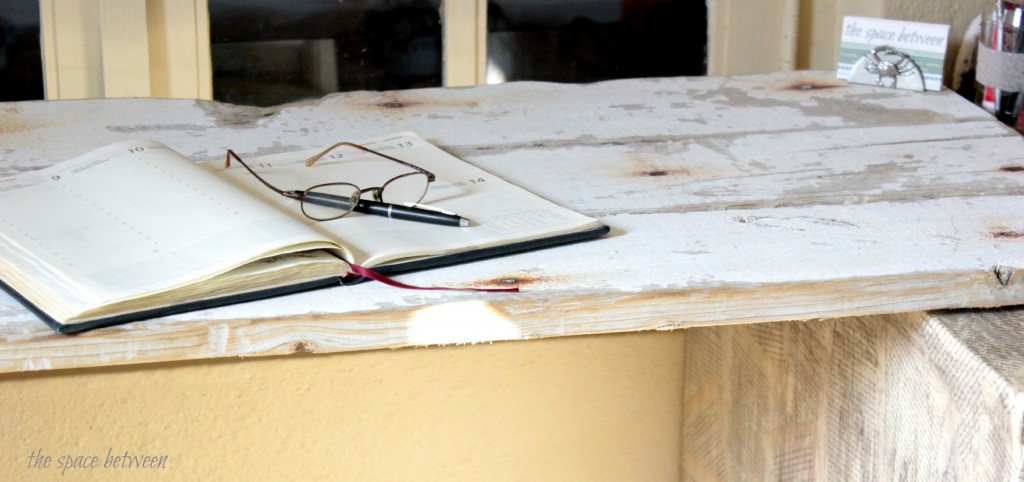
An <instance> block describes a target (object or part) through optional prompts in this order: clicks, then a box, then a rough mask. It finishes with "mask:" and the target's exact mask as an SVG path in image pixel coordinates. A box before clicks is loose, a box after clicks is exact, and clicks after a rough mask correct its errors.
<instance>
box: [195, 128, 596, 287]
mask: <svg viewBox="0 0 1024 482" xmlns="http://www.w3.org/2000/svg"><path fill="white" fill-rule="evenodd" d="M340 140H345V139H339V141H340ZM353 142H355V143H357V144H360V145H363V146H366V147H368V148H371V149H374V150H376V151H379V152H381V153H384V154H387V155H389V156H392V157H395V158H397V159H400V160H402V161H405V162H408V163H411V164H414V165H416V166H418V167H421V168H423V169H426V170H428V171H430V172H432V173H434V174H435V175H436V180H435V182H433V183H430V185H429V188H428V190H427V193H426V197H424V199H423V200H422V201H420V204H425V205H429V206H432V207H437V208H441V209H444V210H448V211H452V212H455V213H457V214H459V215H460V216H462V217H464V218H468V219H469V220H470V221H471V225H470V226H469V227H449V226H437V225H431V224H424V223H419V222H413V221H404V220H397V219H388V218H386V217H382V216H374V215H369V214H363V213H358V212H353V213H350V214H348V215H346V216H345V217H343V218H340V219H336V220H331V221H321V222H316V221H313V220H310V219H308V218H306V217H305V216H303V214H302V212H301V210H300V206H299V201H296V200H291V199H286V198H283V197H282V196H279V195H277V194H275V193H274V192H273V191H271V190H269V189H267V188H266V187H264V186H263V185H261V184H260V183H259V182H258V181H257V180H256V179H255V178H254V177H253V176H252V175H251V174H249V173H248V172H247V171H245V169H244V168H242V167H241V166H235V165H234V164H232V166H231V168H230V169H224V168H223V161H221V163H216V161H210V162H208V163H207V165H208V166H209V167H210V168H211V169H214V170H215V171H216V172H217V174H218V175H219V176H221V177H223V178H224V179H225V180H228V181H230V182H232V183H234V184H235V185H237V186H239V187H242V188H243V189H247V190H248V191H249V192H250V193H252V194H253V195H254V196H259V197H261V198H262V199H264V200H265V201H267V202H269V203H276V204H277V205H279V206H281V207H282V209H284V210H287V211H288V212H291V213H293V214H294V215H295V216H296V218H298V219H304V220H305V222H307V223H308V224H309V225H310V226H313V227H314V228H315V229H318V230H321V231H322V232H324V233H326V234H328V235H330V236H331V237H332V238H334V239H335V240H337V241H338V242H339V243H341V244H343V245H344V246H345V247H346V248H348V250H349V251H350V252H351V253H352V255H353V259H352V261H354V262H355V263H356V264H360V265H363V266H366V267H371V266H376V265H381V264H385V263H387V262H389V261H398V260H402V259H408V258H413V257H423V256H433V255H441V254H448V253H454V252H459V251H465V250H469V249H477V248H484V247H491V246H497V245H501V244H508V243H512V242H516V241H526V240H531V239H537V238H541V237H546V236H552V235H556V234H563V233H569V232H574V231H579V230H581V229H582V228H584V227H587V226H593V227H597V226H598V225H599V223H598V222H597V221H596V220H594V219H592V218H588V217H586V216H583V215H581V214H578V213H576V212H574V211H571V210H569V209H566V208H563V207H561V206H558V205H556V204H554V203H551V202H549V201H547V200H545V199H543V198H541V197H539V196H537V195H534V194H532V193H530V192H528V191H526V190H525V189H522V188H520V187H518V186H515V185H513V184H510V183H508V182H506V181H505V180H503V179H501V178H499V177H497V176H494V175H492V174H490V173H488V172H486V171H484V170H482V169H479V168H477V167H475V166H473V165H471V164H469V163H466V162H464V161H462V160H460V159H458V158H456V157H454V156H452V155H451V154H448V153H447V152H444V151H443V150H441V149H439V148H437V147H436V146H434V145H432V144H430V143H429V142H427V141H425V140H423V139H421V138H420V137H418V136H416V135H415V134H412V133H400V134H393V135H389V136H385V137H380V138H376V139H370V140H364V141H359V140H355V141H353ZM326 147H327V146H317V147H315V148H312V149H309V150H303V151H296V152H290V153H284V154H275V155H270V156H263V157H258V158H257V157H254V158H249V159H247V158H246V157H245V156H244V155H242V154H240V155H242V158H243V159H244V160H245V161H246V163H247V164H248V165H249V166H250V167H252V168H253V169H254V170H256V171H257V172H258V173H259V174H260V175H261V176H263V177H264V178H265V179H266V180H267V181H269V182H271V183H272V184H274V185H275V186H277V187H278V188H280V189H283V190H305V189H307V188H309V187H311V186H314V185H317V184H323V183H329V182H347V183H351V184H355V185H356V186H358V187H360V188H362V189H366V188H370V187H376V186H381V185H382V184H383V183H385V182H387V181H388V180H389V179H391V178H392V177H394V176H397V175H401V174H405V173H408V172H413V171H414V170H413V169H411V168H409V167H407V166H403V165H401V164H399V163H396V162H392V161H389V160H387V159H383V158H381V157H379V156H376V155H373V154H370V153H366V152H363V151H360V150H358V149H355V148H352V147H344V146H343V147H339V148H338V149H335V150H333V151H331V153H330V154H329V155H327V156H325V157H324V158H322V159H321V160H320V161H318V162H317V163H316V164H315V165H313V166H311V167H307V166H305V164H304V161H305V159H307V158H308V157H310V156H312V155H314V154H316V153H318V152H320V150H322V149H324V148H326ZM364 198H366V199H370V195H369V194H366V195H364Z"/></svg>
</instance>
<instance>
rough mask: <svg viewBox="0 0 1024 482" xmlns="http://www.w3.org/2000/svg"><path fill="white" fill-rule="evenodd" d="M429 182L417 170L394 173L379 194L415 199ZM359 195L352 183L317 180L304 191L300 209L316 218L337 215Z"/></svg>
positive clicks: (399, 199)
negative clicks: (402, 173)
mask: <svg viewBox="0 0 1024 482" xmlns="http://www.w3.org/2000/svg"><path fill="white" fill-rule="evenodd" d="M428 183H429V179H428V178H427V176H426V175H425V174H423V173H419V172H414V173H409V174H404V175H401V176H396V177H394V178H392V179H391V180H390V181H388V182H386V183H384V185H383V186H381V188H380V191H379V192H378V198H379V199H380V201H383V202H386V203H391V204H406V203H418V202H420V201H422V200H423V197H424V196H425V195H426V193H427V185H428ZM359 197H360V191H359V188H358V187H356V186H355V185H353V184H349V183H341V182H339V183H331V184H320V185H317V186H313V187H311V188H309V189H307V190H306V191H305V193H303V197H302V213H303V214H305V215H306V216H307V217H309V218H310V219H314V220H317V221H327V220H330V219H337V218H340V217H342V216H344V215H346V214H348V213H350V212H352V210H353V209H355V206H356V203H358V202H359Z"/></svg>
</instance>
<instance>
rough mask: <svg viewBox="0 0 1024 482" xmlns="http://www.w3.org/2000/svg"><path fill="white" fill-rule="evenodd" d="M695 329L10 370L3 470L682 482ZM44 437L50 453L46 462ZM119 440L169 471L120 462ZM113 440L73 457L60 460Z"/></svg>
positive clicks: (4, 400) (4, 388) (1, 382)
mask: <svg viewBox="0 0 1024 482" xmlns="http://www.w3.org/2000/svg"><path fill="white" fill-rule="evenodd" d="M683 341H684V332H682V331H679V332H650V333H636V334H622V335H600V336H587V337H573V338H560V339H547V340H532V341H525V342H513V343H498V344H491V345H476V346H456V347H430V348H418V349H404V350H397V351H371V352H360V353H342V354H324V355H293V356H285V357H270V358H254V359H246V360H220V361H209V362H193V363H165V364H153V365H136V366H127V367H113V368H100V369H82V370H67V371H56V372H51V373H36V374H18V375H13V376H12V375H2V376H0V411H2V419H3V429H2V430H0V480H112V477H116V478H122V479H133V480H139V477H140V476H150V475H160V476H162V479H166V480H177V479H196V478H198V477H200V476H202V480H266V479H271V480H296V479H297V478H299V477H301V478H311V477H321V478H325V479H328V480H416V481H423V480H446V481H449V480H456V481H457V480H488V481H501V480H530V481H537V480H587V481H602V480H607V481H623V480H644V481H660V480H665V481H668V480H679V476H680V475H679V454H680V440H681V434H680V427H681V413H682V394H683ZM40 448H41V449H42V450H43V452H44V453H45V454H48V455H51V456H52V457H53V459H52V460H51V465H50V468H39V469H29V468H28V467H27V465H28V456H29V454H30V453H32V452H33V451H34V450H37V449H40ZM108 449H113V454H114V455H117V454H120V455H124V452H125V451H128V452H129V453H130V454H131V455H147V454H149V455H167V456H168V458H167V461H166V467H165V468H163V469H111V468H107V469H104V468H103V467H102V464H103V463H104V461H105V459H106V457H107V453H108ZM67 454H71V455H73V456H78V455H98V456H99V464H100V467H98V468H92V469H69V470H67V472H66V473H65V475H64V476H63V477H61V475H60V470H59V469H58V468H57V463H58V460H57V459H58V457H60V456H62V455H67Z"/></svg>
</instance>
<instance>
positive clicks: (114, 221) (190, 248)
mask: <svg viewBox="0 0 1024 482" xmlns="http://www.w3.org/2000/svg"><path fill="white" fill-rule="evenodd" d="M0 206H3V216H2V217H0V257H2V259H3V261H4V263H5V264H6V265H7V266H8V267H9V269H11V270H12V271H13V273H8V274H7V275H5V277H12V276H13V277H18V278H22V280H21V281H22V282H24V283H26V284H28V285H31V287H30V288H28V291H32V292H34V293H37V294H38V293H40V292H42V293H43V294H45V295H46V296H54V297H55V298H56V299H63V300H65V301H66V303H67V304H68V305H69V308H68V309H69V310H71V311H75V310H80V309H84V308H87V307H94V306H96V305H100V304H104V303H110V302H113V301H115V300H122V299H125V298H129V297H135V296H139V295H142V294H146V293H153V292H158V291H161V290H166V289H169V288H173V287H176V286H180V285H184V284H187V283H191V282H194V281H196V280H200V279H205V278H209V277H212V276H214V275H215V274H217V273H221V272H225V271H227V270H229V269H231V268H234V267H237V266H239V265H241V264H243V263H245V262H247V261H249V260H252V259H255V258H259V257H262V256H264V255H268V254H275V253H280V252H287V251H293V250H296V249H302V248H306V247H314V246H324V247H326V246H331V245H330V244H329V243H328V241H327V240H326V239H325V238H324V237H323V236H322V235H319V234H318V233H317V232H315V231H313V230H310V229H309V228H308V227H307V226H306V225H305V224H303V223H301V222H296V221H295V220H294V219H293V218H291V217H290V216H288V215H286V214H283V213H281V212H280V211H279V210H277V209H274V208H272V207H268V206H265V205H264V204H263V203H261V202H260V201H258V200H255V199H253V198H252V197H251V196H248V195H247V194H245V193H244V192H242V191H240V190H238V189H235V188H234V187H232V186H230V185H226V183H224V182H223V181H221V180H220V179H218V178H217V177H216V176H212V175H210V173H209V172H208V171H207V170H206V169H203V168H202V167H200V166H198V165H196V164H195V163H193V162H192V161H190V160H188V159H186V158H185V157H183V156H181V155H180V154H178V153H176V152H174V151H172V150H171V149H169V148H167V147H166V146H164V145H162V144H159V143H157V142H151V141H135V142H121V143H117V144H113V145H110V146H107V147H105V148H102V149H98V150H96V151H93V152H90V153H88V154H86V155H83V156H81V157H78V158H76V159H73V160H70V161H67V162H63V163H61V164H57V165H55V166H52V167H49V168H46V169H42V170H39V171H33V172H28V173H25V174H22V175H19V176H15V177H11V178H4V179H0ZM33 301H37V300H33Z"/></svg>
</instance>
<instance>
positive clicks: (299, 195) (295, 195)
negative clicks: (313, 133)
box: [224, 141, 437, 221]
mask: <svg viewBox="0 0 1024 482" xmlns="http://www.w3.org/2000/svg"><path fill="white" fill-rule="evenodd" d="M341 146H348V147H354V148H356V149H359V150H362V151H365V152H369V153H370V154H374V155H377V156H379V157H383V158H384V159H388V160H390V161H394V162H397V163H399V164H401V165H403V166H406V167H410V168H412V169H415V170H416V171H418V172H408V173H405V174H400V175H398V176H394V177H392V178H391V179H388V181H387V182H385V183H384V184H382V185H380V186H376V187H368V188H365V189H364V188H360V187H359V186H356V185H355V184H352V183H350V182H328V183H323V184H316V185H314V186H310V187H308V188H306V189H305V190H290V191H285V190H284V189H281V188H279V187H277V186H274V185H273V184H271V183H269V182H267V180H266V179H263V177H262V176H260V175H259V174H256V171H254V170H252V168H251V167H249V165H248V164H246V163H245V161H243V160H242V158H241V157H239V156H238V154H236V153H235V151H233V150H231V149H228V150H227V153H226V154H225V156H224V167H225V168H229V167H231V158H232V157H234V158H235V160H237V161H238V162H239V164H241V165H242V167H244V168H245V170H247V171H249V174H252V175H253V176H254V177H255V178H256V179H257V180H258V181H260V183H262V184H263V185H264V186H266V187H267V188H268V189H270V190H271V191H274V192H276V193H278V194H280V195H282V196H284V197H286V198H289V199H295V200H298V201H299V203H300V209H301V211H302V214H303V215H304V216H306V217H307V218H309V219H312V220H314V221H331V220H334V219H339V218H342V217H345V216H347V215H348V214H349V213H351V212H352V211H354V210H355V208H356V205H357V203H358V202H359V200H360V199H362V197H363V194H365V193H368V192H372V193H373V199H374V200H375V201H377V202H383V201H382V199H381V193H382V192H383V191H384V188H386V187H387V185H388V184H390V183H391V182H393V181H395V180H396V179H401V178H403V177H406V176H410V175H418V174H423V175H426V176H427V186H428V187H427V189H424V190H423V195H424V196H425V195H426V193H427V190H429V186H430V183H432V182H434V180H435V179H436V178H437V177H436V176H434V173H432V172H430V171H428V170H426V169H423V168H422V167H419V166H417V165H415V164H411V163H408V162H405V161H403V160H401V159H396V158H394V157H391V156H389V155H387V154H382V153H380V152H377V151H375V150H373V149H370V148H368V147H366V146H361V145H359V144H355V143H352V142H347V141H342V142H338V143H335V144H333V145H331V146H330V147H328V148H326V149H324V150H323V151H320V152H319V153H317V154H314V155H312V156H310V157H309V158H307V159H306V160H305V162H304V163H305V165H306V166H307V167H312V166H313V165H314V164H316V162H317V161H319V160H320V159H321V158H323V156H325V155H327V153H328V152H331V151H333V150H334V149H337V148H338V147H341ZM337 185H347V186H352V187H353V188H355V191H354V192H353V199H352V201H353V202H351V203H350V207H349V209H348V211H345V212H344V213H342V214H340V215H338V216H334V217H330V218H318V217H315V216H310V215H309V213H307V212H306V208H305V204H306V203H305V198H306V194H307V193H309V192H310V191H312V190H314V189H316V188H321V187H324V186H337ZM422 199H423V198H422V197H420V199H418V200H417V201H416V202H419V201H421V200H422Z"/></svg>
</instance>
